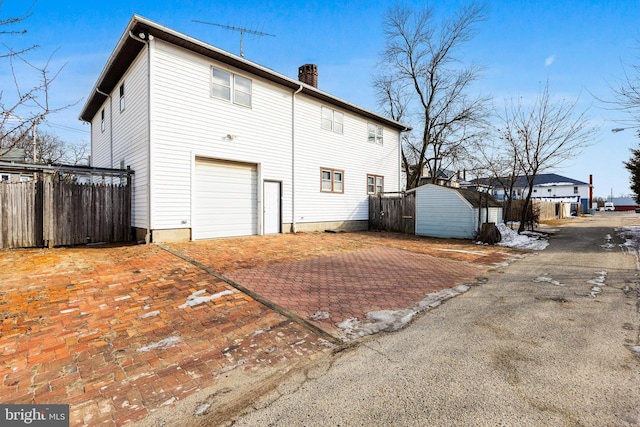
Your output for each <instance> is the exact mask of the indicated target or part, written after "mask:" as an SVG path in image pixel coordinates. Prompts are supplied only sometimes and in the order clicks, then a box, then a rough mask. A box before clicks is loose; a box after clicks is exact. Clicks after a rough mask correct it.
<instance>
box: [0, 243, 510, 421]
mask: <svg viewBox="0 0 640 427" xmlns="http://www.w3.org/2000/svg"><path fill="white" fill-rule="evenodd" d="M510 256H511V254H510V252H509V251H507V250H505V249H504V248H490V247H484V246H476V245H473V244H469V243H465V242H458V241H446V240H434V239H424V238H416V237H414V236H402V235H396V234H386V233H344V234H342V233H341V234H328V233H322V234H298V235H277V236H264V237H258V236H256V237H249V238H238V239H221V240H212V241H204V242H189V243H184V244H171V245H166V247H160V246H157V245H148V246H137V245H130V246H107V245H96V246H88V247H77V248H58V249H53V250H45V249H42V250H41V249H33V250H11V251H8V250H5V251H0V319H2V327H1V329H0V351H1V352H2V359H1V362H0V379H1V381H2V387H0V402H1V403H68V404H70V405H71V425H72V426H81V425H91V426H94V425H105V426H120V425H126V424H128V423H132V422H135V421H140V420H143V419H145V418H147V417H149V415H150V414H152V413H154V412H156V411H158V410H159V409H162V408H168V409H171V408H173V407H175V405H176V404H177V402H179V401H182V400H185V399H192V400H193V402H194V404H197V405H196V407H197V410H198V411H201V413H206V412H209V411H213V410H214V409H213V408H215V407H216V405H215V404H214V400H215V399H214V398H212V397H211V396H215V395H216V393H217V391H222V392H224V393H227V394H230V395H233V393H234V392H238V391H239V390H241V388H242V387H241V385H240V384H239V383H238V381H241V380H239V378H240V376H242V377H243V380H242V381H246V383H247V384H250V385H252V387H254V388H255V387H258V388H259V385H260V384H261V381H263V380H264V384H266V383H268V381H267V379H266V378H267V377H266V376H265V375H266V374H265V373H269V372H274V371H273V370H274V369H277V370H278V372H279V373H282V372H285V371H287V370H288V369H290V368H291V366H293V364H294V363H303V362H304V361H306V360H309V359H312V358H314V357H316V356H317V355H321V354H324V353H327V352H330V351H332V349H335V348H336V343H338V342H339V340H337V339H335V338H334V337H338V336H339V330H338V329H337V328H336V326H335V324H336V323H338V322H340V321H343V320H345V319H348V318H353V317H359V318H362V317H363V316H364V314H365V313H367V312H369V311H372V310H381V309H389V310H398V309H402V308H404V307H408V306H411V305H413V304H415V303H417V302H418V301H420V300H421V299H422V298H424V296H425V295H426V294H428V293H430V292H434V291H437V290H440V289H445V288H450V287H452V286H454V285H456V284H458V283H463V282H469V281H473V280H474V278H476V277H477V276H480V275H482V274H483V273H484V272H485V271H486V270H487V269H489V268H491V266H493V265H496V264H499V263H502V262H504V261H505V260H506V259H508V258H509V257H510ZM232 285H237V286H232ZM239 289H241V290H239ZM242 290H246V291H247V292H243V291H242ZM251 295H253V297H252V296H251ZM316 313H327V315H323V316H319V317H313V315H314V314H316ZM314 325H315V328H314V327H313V326H314ZM343 338H344V337H343ZM234 372H235V373H234ZM211 390H217V391H213V392H212V391H211ZM265 391H267V390H265ZM241 403H242V402H241V399H239V400H238V405H240V404H241ZM215 410H220V408H219V407H217V408H216V409H215Z"/></svg>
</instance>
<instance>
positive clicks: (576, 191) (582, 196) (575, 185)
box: [471, 173, 591, 212]
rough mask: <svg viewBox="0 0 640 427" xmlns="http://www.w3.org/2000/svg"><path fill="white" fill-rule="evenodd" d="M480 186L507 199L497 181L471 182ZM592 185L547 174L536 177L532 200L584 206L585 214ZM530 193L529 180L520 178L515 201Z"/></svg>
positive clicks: (481, 180)
mask: <svg viewBox="0 0 640 427" xmlns="http://www.w3.org/2000/svg"><path fill="white" fill-rule="evenodd" d="M478 183H479V185H480V186H482V187H484V188H488V189H489V190H488V191H490V192H491V194H492V195H493V196H494V197H495V198H496V199H498V200H505V199H506V198H507V195H506V192H505V189H504V187H503V186H502V184H500V182H498V181H497V180H493V181H491V180H488V179H486V178H485V179H480V180H474V181H472V182H471V185H473V186H475V185H478ZM590 189H591V184H589V183H586V182H582V181H578V180H576V179H573V178H567V177H566V176H562V175H558V174H555V173H545V174H539V175H537V176H536V178H535V180H534V181H533V193H532V194H531V198H532V199H535V200H541V201H546V202H556V203H570V204H571V209H572V210H573V209H575V208H576V207H577V206H578V205H581V206H582V209H583V212H587V211H588V210H589V197H590ZM528 191H529V186H528V184H527V180H526V178H525V177H524V176H518V177H517V178H516V182H515V184H514V186H513V194H512V198H513V199H524V198H525V197H526V196H527V193H528Z"/></svg>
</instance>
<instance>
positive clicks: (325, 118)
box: [321, 107, 344, 134]
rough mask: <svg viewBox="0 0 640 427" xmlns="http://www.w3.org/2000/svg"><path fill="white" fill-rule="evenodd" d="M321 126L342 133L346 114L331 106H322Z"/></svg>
mask: <svg viewBox="0 0 640 427" xmlns="http://www.w3.org/2000/svg"><path fill="white" fill-rule="evenodd" d="M321 126H322V129H326V130H331V131H334V132H335V133H340V134H341V133H342V132H343V130H344V114H342V113H341V112H340V111H335V110H332V109H331V108H327V107H322V118H321Z"/></svg>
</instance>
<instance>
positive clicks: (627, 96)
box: [605, 62, 640, 124]
mask: <svg viewBox="0 0 640 427" xmlns="http://www.w3.org/2000/svg"><path fill="white" fill-rule="evenodd" d="M623 74H624V75H623V77H622V78H620V79H618V81H617V84H615V85H612V87H611V90H612V91H613V95H614V101H613V103H614V104H616V105H617V106H618V107H619V108H620V109H622V110H623V111H625V112H627V113H629V114H630V115H631V117H632V120H633V121H634V123H635V124H638V123H640V62H636V63H633V64H629V65H626V66H623ZM605 102H608V103H611V101H605Z"/></svg>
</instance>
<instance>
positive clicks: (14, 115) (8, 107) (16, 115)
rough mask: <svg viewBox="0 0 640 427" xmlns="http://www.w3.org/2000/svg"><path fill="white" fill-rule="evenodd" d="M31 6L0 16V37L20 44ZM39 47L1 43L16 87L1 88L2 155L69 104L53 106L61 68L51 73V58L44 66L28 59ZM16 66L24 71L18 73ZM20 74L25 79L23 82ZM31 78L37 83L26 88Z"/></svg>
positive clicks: (1, 56)
mask: <svg viewBox="0 0 640 427" xmlns="http://www.w3.org/2000/svg"><path fill="white" fill-rule="evenodd" d="M34 4H35V3H34ZM32 7H33V5H32V6H31V7H30V8H28V9H27V10H26V11H25V13H24V14H22V15H20V16H14V17H8V18H0V37H2V38H5V39H6V38H11V39H12V42H15V43H16V44H19V43H20V41H19V40H17V41H16V38H17V39H19V38H20V36H21V35H24V34H26V33H27V29H26V28H25V27H24V25H25V23H26V21H27V20H28V19H29V17H30V16H31V9H32ZM1 10H2V3H0V11H1ZM12 44H13V43H12ZM38 48H39V46H38V45H29V46H26V47H19V48H15V47H11V46H9V44H8V43H6V42H5V43H2V44H0V61H6V62H8V65H9V68H10V69H11V74H12V76H13V89H14V90H13V91H11V93H5V91H4V90H3V91H0V156H2V155H5V154H7V153H8V152H9V151H11V150H12V149H13V148H15V147H16V145H17V144H18V143H21V142H23V141H25V140H26V139H28V138H31V135H32V133H33V132H34V131H35V128H36V127H37V126H38V124H39V123H42V122H43V121H44V120H45V118H46V117H47V116H48V115H49V114H52V113H54V112H57V111H60V110H63V109H65V108H68V107H69V106H64V107H59V108H55V107H52V106H51V103H50V99H49V89H50V87H51V84H52V83H53V81H54V80H55V79H56V77H57V76H58V74H59V73H60V71H61V70H62V68H60V69H58V70H56V71H55V72H52V71H51V70H50V69H49V62H50V61H51V57H49V60H48V61H47V62H46V63H45V64H44V65H36V64H35V63H34V62H32V61H29V60H28V59H27V56H28V54H30V53H32V52H33V51H34V50H36V49H38ZM17 68H20V70H21V71H20V72H19V71H18V70H17ZM25 70H26V71H25ZM25 73H31V74H32V76H27V78H25ZM19 77H20V78H22V79H23V80H22V81H21V80H20V78H19ZM30 77H33V78H34V80H35V81H36V83H35V84H33V83H30V84H27V85H26V87H23V86H22V85H21V82H24V81H31V82H32V81H34V80H30V79H29V78H30ZM3 89H5V90H6V88H3Z"/></svg>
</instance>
